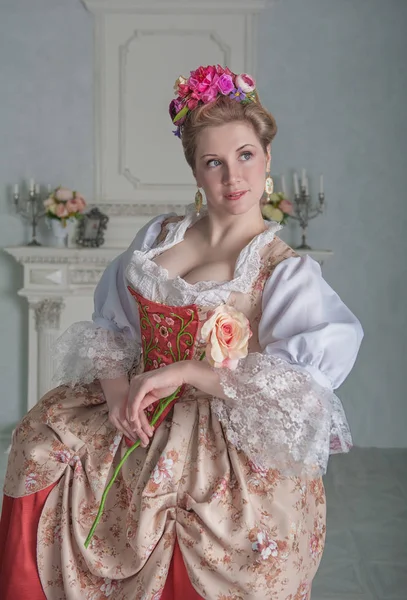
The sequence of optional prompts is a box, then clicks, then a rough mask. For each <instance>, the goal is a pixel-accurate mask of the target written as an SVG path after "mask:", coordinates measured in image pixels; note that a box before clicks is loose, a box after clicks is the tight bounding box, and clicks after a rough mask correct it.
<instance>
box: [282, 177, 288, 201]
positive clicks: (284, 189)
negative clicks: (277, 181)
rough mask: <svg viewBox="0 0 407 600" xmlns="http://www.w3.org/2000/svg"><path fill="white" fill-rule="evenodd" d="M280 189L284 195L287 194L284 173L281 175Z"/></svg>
mask: <svg viewBox="0 0 407 600" xmlns="http://www.w3.org/2000/svg"><path fill="white" fill-rule="evenodd" d="M281 191H282V192H283V194H284V196H287V188H286V187H285V179H284V175H281Z"/></svg>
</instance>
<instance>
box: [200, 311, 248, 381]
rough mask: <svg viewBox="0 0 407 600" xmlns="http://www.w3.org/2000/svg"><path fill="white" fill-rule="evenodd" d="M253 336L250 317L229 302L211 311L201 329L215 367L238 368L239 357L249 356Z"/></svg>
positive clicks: (207, 352) (207, 351)
mask: <svg viewBox="0 0 407 600" xmlns="http://www.w3.org/2000/svg"><path fill="white" fill-rule="evenodd" d="M251 336H252V331H251V329H250V322H249V320H248V318H247V317H246V316H245V315H244V314H243V313H241V312H239V311H237V310H236V309H235V308H233V307H232V306H228V305H227V304H222V305H221V306H218V307H217V308H215V310H213V311H211V312H209V313H208V319H207V321H206V322H205V323H204V325H203V326H202V329H201V338H202V339H203V340H204V341H205V342H206V352H205V354H206V358H207V359H208V362H209V363H210V364H211V365H212V366H213V367H215V368H219V367H228V368H229V369H232V370H234V369H236V367H237V365H238V362H239V359H240V358H244V357H245V356H247V353H248V342H249V339H250V338H251Z"/></svg>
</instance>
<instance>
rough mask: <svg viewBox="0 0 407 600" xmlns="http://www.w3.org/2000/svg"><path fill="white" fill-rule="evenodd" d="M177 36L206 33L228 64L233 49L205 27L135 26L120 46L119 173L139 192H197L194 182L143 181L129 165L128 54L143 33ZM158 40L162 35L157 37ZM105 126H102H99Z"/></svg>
mask: <svg viewBox="0 0 407 600" xmlns="http://www.w3.org/2000/svg"><path fill="white" fill-rule="evenodd" d="M163 35H164V36H174V37H182V36H184V37H191V38H192V40H190V41H189V42H187V43H186V45H188V43H191V41H192V42H193V39H194V38H197V37H198V36H201V37H205V38H207V39H209V40H211V42H213V43H214V44H216V45H217V46H218V48H219V50H220V52H221V53H222V55H223V64H225V65H228V64H230V61H231V55H232V49H231V47H230V46H229V45H228V44H227V43H226V42H225V41H223V40H222V39H221V37H220V35H219V34H218V33H217V32H216V31H210V30H206V29H196V30H194V29H173V28H171V29H135V30H134V31H133V33H132V35H131V36H130V37H129V38H128V39H126V40H125V41H124V42H123V43H122V44H121V45H120V47H119V69H118V73H119V88H118V95H119V131H118V135H119V148H118V162H119V173H120V174H121V175H123V177H124V178H125V179H127V181H128V182H129V183H130V184H131V185H132V186H133V188H134V189H135V190H137V191H139V192H143V191H153V192H158V194H159V193H160V192H164V195H165V193H167V192H168V190H169V189H175V190H177V191H179V192H181V191H184V190H187V191H189V193H190V194H194V193H195V187H194V186H193V185H191V184H185V183H182V182H177V183H168V182H164V183H157V184H151V183H143V181H142V176H141V174H139V175H137V174H135V173H132V171H131V169H130V168H129V167H127V166H126V165H127V162H128V161H127V156H126V147H127V146H126V133H127V129H128V127H127V125H126V83H127V80H128V78H127V76H126V74H127V57H128V54H129V48H130V45H131V44H133V43H137V42H139V41H140V40H141V39H142V38H143V37H148V36H163ZM157 44H159V39H158V40H157ZM104 120H105V116H104V115H103V114H102V115H101V122H104ZM100 129H102V127H100Z"/></svg>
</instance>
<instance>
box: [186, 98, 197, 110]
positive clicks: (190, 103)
mask: <svg viewBox="0 0 407 600" xmlns="http://www.w3.org/2000/svg"><path fill="white" fill-rule="evenodd" d="M187 106H188V108H189V110H194V108H196V107H197V106H198V100H197V98H190V99H189V100H188V101H187Z"/></svg>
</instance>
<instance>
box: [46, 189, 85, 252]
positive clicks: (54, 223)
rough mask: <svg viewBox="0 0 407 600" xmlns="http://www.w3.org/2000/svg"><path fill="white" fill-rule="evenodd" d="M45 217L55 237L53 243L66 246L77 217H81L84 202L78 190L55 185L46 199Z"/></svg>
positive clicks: (61, 246) (62, 246)
mask: <svg viewBox="0 0 407 600" xmlns="http://www.w3.org/2000/svg"><path fill="white" fill-rule="evenodd" d="M44 206H45V208H46V217H47V222H48V225H49V227H50V228H51V229H52V233H53V234H54V238H55V245H56V246H57V247H60V248H66V247H67V246H68V240H69V239H70V238H71V237H72V234H73V232H74V230H75V226H76V223H77V220H78V219H81V218H82V216H83V212H84V210H85V208H86V202H85V200H84V198H83V196H81V194H79V192H76V191H72V190H69V189H68V188H64V187H62V186H59V187H57V188H56V189H55V190H54V191H53V192H52V193H51V194H50V195H49V196H48V198H47V199H46V200H44Z"/></svg>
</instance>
